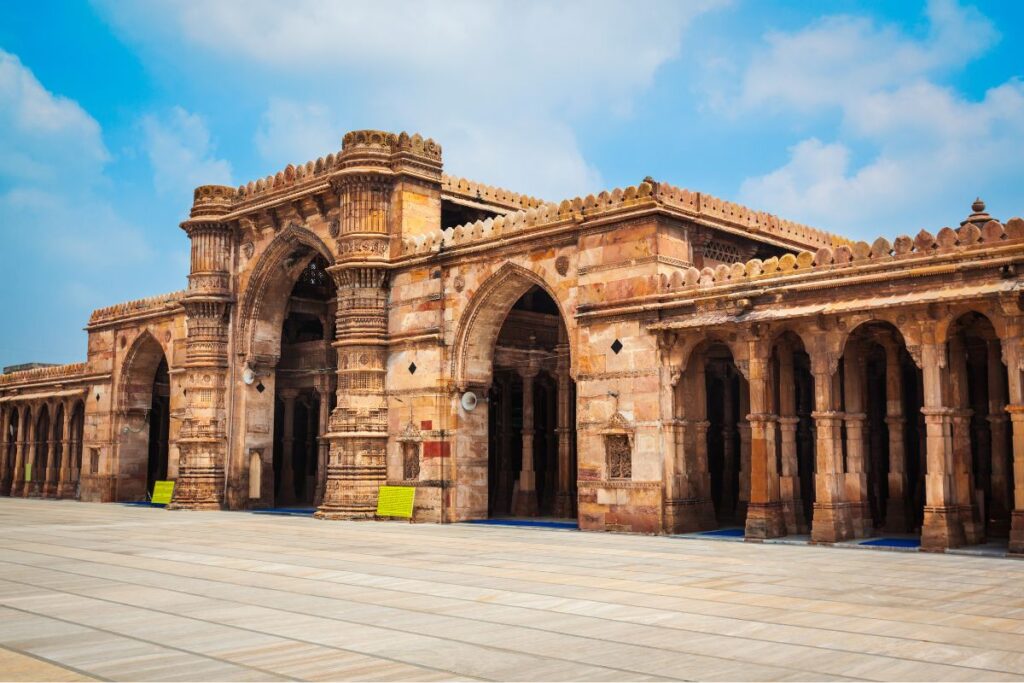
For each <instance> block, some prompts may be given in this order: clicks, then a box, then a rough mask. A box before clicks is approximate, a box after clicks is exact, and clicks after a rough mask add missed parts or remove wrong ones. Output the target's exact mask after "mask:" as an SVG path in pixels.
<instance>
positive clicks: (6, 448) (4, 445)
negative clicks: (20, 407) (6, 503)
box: [0, 405, 14, 496]
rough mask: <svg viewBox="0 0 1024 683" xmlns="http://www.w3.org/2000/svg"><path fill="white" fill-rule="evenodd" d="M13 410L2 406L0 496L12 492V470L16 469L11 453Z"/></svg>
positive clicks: (0, 423) (0, 422)
mask: <svg viewBox="0 0 1024 683" xmlns="http://www.w3.org/2000/svg"><path fill="white" fill-rule="evenodd" d="M12 410H13V409H12V407H11V406H10V405H6V406H0V496H6V495H7V494H8V492H10V481H11V470H12V469H13V468H14V462H12V459H11V453H10V450H11V449H10V432H11V426H10V425H11V411H12Z"/></svg>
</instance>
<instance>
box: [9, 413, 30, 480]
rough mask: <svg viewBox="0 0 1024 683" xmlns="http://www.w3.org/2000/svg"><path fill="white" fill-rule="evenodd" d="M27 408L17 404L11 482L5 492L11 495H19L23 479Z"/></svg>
mask: <svg viewBox="0 0 1024 683" xmlns="http://www.w3.org/2000/svg"><path fill="white" fill-rule="evenodd" d="M27 412H28V411H27V409H26V407H25V406H23V405H21V406H18V425H17V434H15V437H14V442H13V443H14V465H13V468H12V469H11V483H10V484H9V485H8V488H7V489H5V492H6V493H8V494H9V495H12V496H20V495H21V491H22V487H23V486H24V481H25V430H26V429H27V428H28V420H27V419H26V413H27Z"/></svg>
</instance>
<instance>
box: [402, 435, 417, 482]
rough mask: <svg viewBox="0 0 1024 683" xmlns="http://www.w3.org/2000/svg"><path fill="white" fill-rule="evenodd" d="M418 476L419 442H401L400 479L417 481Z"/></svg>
mask: <svg viewBox="0 0 1024 683" xmlns="http://www.w3.org/2000/svg"><path fill="white" fill-rule="evenodd" d="M419 478H420V444H419V442H418V441H405V442H403V443H402V479H403V480H404V481H418V480H419Z"/></svg>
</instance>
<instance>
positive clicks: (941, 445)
mask: <svg viewBox="0 0 1024 683" xmlns="http://www.w3.org/2000/svg"><path fill="white" fill-rule="evenodd" d="M947 360H948V359H947V356H946V345H945V344H944V343H938V344H936V343H928V344H922V345H921V366H922V375H923V380H924V407H923V408H921V413H922V414H923V415H924V422H925V439H926V444H925V453H926V458H927V464H926V467H927V474H926V475H925V508H924V523H923V525H922V527H921V548H922V549H923V550H944V549H946V548H957V547H959V546H962V545H963V544H964V540H965V539H964V530H963V525H961V524H960V514H959V507H958V506H957V502H956V482H955V479H954V472H955V469H954V468H955V465H954V459H953V458H954V456H953V419H952V418H953V410H952V409H951V408H950V407H949V405H948V402H949V392H950V387H949V369H948V362H947Z"/></svg>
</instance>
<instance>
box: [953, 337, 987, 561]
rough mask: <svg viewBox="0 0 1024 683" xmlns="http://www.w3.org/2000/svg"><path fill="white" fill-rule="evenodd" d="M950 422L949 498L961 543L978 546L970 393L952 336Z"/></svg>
mask: <svg viewBox="0 0 1024 683" xmlns="http://www.w3.org/2000/svg"><path fill="white" fill-rule="evenodd" d="M948 348H949V381H950V393H949V400H950V407H951V408H952V409H953V411H952V413H951V415H950V420H951V422H952V435H953V494H954V497H955V500H956V505H957V507H958V508H959V515H960V524H961V526H963V530H964V531H963V533H964V542H965V543H968V544H972V545H973V544H975V543H981V542H982V541H983V540H984V535H985V533H984V532H985V527H984V524H982V522H981V520H980V519H979V518H978V508H977V506H976V505H975V504H974V467H973V465H974V457H973V453H972V452H971V417H972V416H973V415H974V411H973V410H971V407H970V406H971V398H970V391H969V387H968V383H967V348H966V346H965V345H964V343H963V339H962V338H961V337H960V336H959V335H956V336H954V337H953V338H952V339H950V341H949V345H948Z"/></svg>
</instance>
